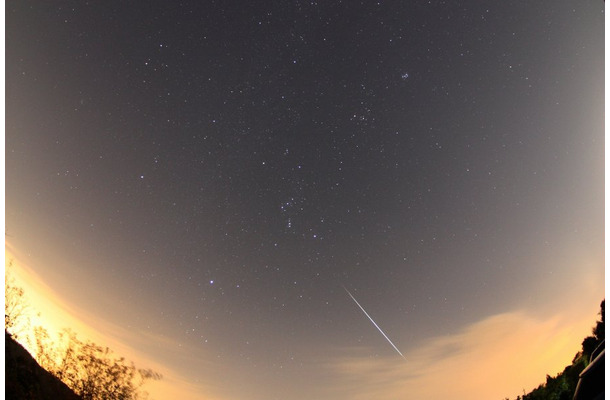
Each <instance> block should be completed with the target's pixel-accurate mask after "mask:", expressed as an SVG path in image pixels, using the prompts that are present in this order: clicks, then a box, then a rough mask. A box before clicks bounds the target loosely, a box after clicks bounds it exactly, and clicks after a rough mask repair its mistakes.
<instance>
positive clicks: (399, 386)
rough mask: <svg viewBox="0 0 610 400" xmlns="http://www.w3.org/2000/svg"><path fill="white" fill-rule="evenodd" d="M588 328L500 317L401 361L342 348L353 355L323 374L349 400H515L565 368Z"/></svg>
mask: <svg viewBox="0 0 610 400" xmlns="http://www.w3.org/2000/svg"><path fill="white" fill-rule="evenodd" d="M592 324H593V320H592V316H591V315H588V314H587V315H585V316H581V318H577V319H573V318H566V317H565V316H559V315H556V316H552V317H548V318H545V319H537V318H534V317H532V316H529V315H527V314H526V313H525V312H510V313H504V314H499V315H494V316H491V317H489V318H486V319H484V320H482V321H480V322H477V323H475V324H472V325H470V326H468V327H467V328H465V329H464V330H462V331H461V332H459V333H456V334H453V335H446V336H439V337H436V338H431V339H430V340H429V341H427V342H426V343H424V344H423V345H422V346H421V347H419V348H417V349H415V350H412V351H409V352H407V353H406V354H405V358H406V359H407V361H406V362H405V361H404V360H403V359H401V358H398V357H377V358H370V357H367V356H364V355H363V353H364V352H363V351H362V350H363V349H349V351H348V352H349V353H351V354H356V355H354V356H344V357H341V358H340V359H338V360H336V361H335V362H334V363H333V364H332V366H331V368H332V369H333V371H334V372H335V373H337V374H338V375H339V376H340V382H341V384H340V385H339V386H338V387H337V391H338V392H341V393H346V392H347V393H349V394H350V395H349V398H353V399H372V398H375V399H405V398H416V399H421V400H425V399H439V398H452V399H494V398H495V399H502V398H505V397H509V396H512V397H516V396H517V395H518V394H520V393H521V392H522V390H523V389H525V390H530V389H532V388H534V387H536V386H537V385H538V384H540V383H542V382H543V381H544V378H545V376H546V374H547V373H548V374H555V373H557V372H559V371H560V370H561V369H562V368H563V367H564V366H565V365H566V364H569V363H570V362H571V359H572V357H573V356H574V354H575V353H576V352H577V351H578V350H579V348H580V341H581V340H582V338H583V336H584V335H586V334H587V333H588V332H589V330H590V327H591V326H592ZM358 354H360V355H358Z"/></svg>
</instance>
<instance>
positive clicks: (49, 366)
mask: <svg viewBox="0 0 610 400" xmlns="http://www.w3.org/2000/svg"><path fill="white" fill-rule="evenodd" d="M36 344H37V353H38V354H37V358H38V360H39V362H40V363H41V366H42V367H43V368H45V369H46V370H47V371H49V372H51V373H52V374H53V375H55V376H57V377H58V378H59V379H61V380H62V381H63V382H65V383H66V384H67V385H68V386H69V387H70V388H71V389H72V390H73V391H74V392H75V393H76V394H77V395H79V396H81V397H82V398H83V400H97V399H108V400H124V399H140V398H145V397H146V393H145V392H142V391H141V388H142V385H143V384H144V383H145V382H146V381H148V380H159V379H161V378H162V376H161V375H160V374H158V373H156V372H154V371H153V370H150V369H137V368H136V367H135V365H134V364H133V363H131V362H128V361H126V360H125V358H124V357H115V356H114V354H113V352H112V350H110V349H109V348H108V347H103V346H99V345H97V344H95V343H93V342H91V341H87V342H83V341H81V340H79V339H78V337H77V336H76V334H75V333H74V332H72V331H70V330H64V332H62V333H61V334H60V342H59V343H58V344H53V343H49V335H48V334H47V332H46V330H44V329H42V328H41V329H39V330H38V331H37V332H36Z"/></svg>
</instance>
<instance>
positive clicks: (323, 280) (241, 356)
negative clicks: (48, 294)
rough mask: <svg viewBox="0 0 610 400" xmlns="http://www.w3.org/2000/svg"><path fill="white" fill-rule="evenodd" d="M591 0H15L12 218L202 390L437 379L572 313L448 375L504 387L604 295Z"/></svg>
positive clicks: (511, 392)
mask: <svg viewBox="0 0 610 400" xmlns="http://www.w3.org/2000/svg"><path fill="white" fill-rule="evenodd" d="M603 10H604V3H603V2H602V1H589V2H567V1H536V2H516V1H503V2H493V3H488V2H481V1H473V2H461V1H455V2H453V1H451V2H443V1H440V2H436V1H433V2H427V1H400V2H399V1H382V2H375V1H364V2H360V1H320V2H315V1H311V2H305V1H275V2H262V1H260V2H259V1H255V2H245V1H239V2H238V1H233V2H231V1H199V2H188V1H182V2H177V1H145V2H135V1H99V2H96V1H89V2H85V1H80V2H72V1H26V0H21V1H8V2H7V4H6V66H5V68H6V72H5V73H6V106H5V110H6V111H5V112H6V121H5V129H6V138H5V146H6V150H5V153H6V155H5V157H6V209H5V213H6V233H7V237H6V240H7V243H10V245H11V248H12V249H13V250H14V252H15V253H19V254H22V258H23V261H24V263H25V264H28V265H29V266H30V267H31V269H32V270H33V271H34V272H35V273H36V274H37V275H38V276H39V277H40V278H41V280H43V281H44V282H46V284H47V285H48V286H49V287H50V288H51V289H52V290H53V292H54V293H55V294H56V295H57V296H58V297H60V298H61V299H62V301H64V302H65V303H66V304H72V305H74V306H75V307H76V306H77V307H78V308H79V309H80V310H82V313H83V314H87V315H90V316H92V315H93V316H95V318H96V320H97V321H102V322H99V323H98V325H97V328H96V329H98V330H99V331H104V329H105V328H104V327H110V326H111V327H112V328H107V329H108V331H107V332H104V333H105V334H107V335H109V336H113V335H114V337H115V338H116V337H120V338H119V339H121V340H122V341H123V342H124V343H127V344H128V345H129V346H131V347H132V348H133V349H135V350H134V351H137V352H140V353H142V354H145V355H146V357H147V358H146V359H147V360H153V361H154V362H155V363H158V364H155V365H161V366H163V367H164V368H166V369H167V371H172V372H173V373H175V376H180V377H181V379H183V380H184V382H188V385H190V386H189V387H191V386H192V391H193V393H195V394H193V398H197V397H199V398H214V399H223V400H224V399H256V400H258V399H312V398H316V399H354V398H358V396H362V398H369V399H370V398H379V399H385V398H387V399H393V398H398V397H400V398H408V396H409V394H414V393H417V396H416V397H418V398H439V397H437V396H438V393H437V392H435V391H436V390H440V389H439V387H437V386H438V385H433V384H429V385H426V384H423V383H421V384H420V383H417V382H424V381H418V379H425V378H426V377H427V376H429V377H432V376H434V373H436V372H438V371H441V373H442V371H443V369H442V368H441V367H440V366H439V367H438V368H435V366H436V365H437V364H436V363H439V362H441V361H443V360H448V359H450V358H451V357H463V358H462V359H461V360H463V361H464V360H465V362H467V361H468V360H470V359H471V358H469V355H471V353H470V351H477V348H486V347H485V346H486V345H483V344H482V343H483V342H485V343H487V342H486V341H485V340H484V339H481V338H479V339H477V340H474V342H476V343H475V344H474V345H470V344H468V345H467V344H464V343H470V342H468V340H466V339H465V340H463V341H460V340H458V339H456V338H464V337H469V338H470V337H474V336H476V335H475V334H474V333H473V332H475V331H476V332H478V331H477V329H479V328H481V327H482V326H486V327H489V326H488V325H489V324H491V325H493V326H494V327H498V326H504V325H502V324H503V323H504V322H506V321H511V323H510V324H508V325H507V326H508V329H506V328H502V329H500V328H498V329H499V331H501V332H504V334H506V332H512V331H514V332H517V331H519V329H521V328H520V327H525V326H529V325H528V323H529V324H532V325H536V326H538V325H540V326H544V327H547V328H548V329H547V330H546V331H545V332H546V334H549V335H551V333H549V332H555V333H556V332H559V331H562V332H563V330H562V329H567V330H568V331H569V330H570V329H572V327H574V326H575V325H578V324H577V322H578V321H581V320H582V321H584V322H583V324H584V325H583V326H584V331H582V332H581V331H578V332H576V333H573V335H574V338H573V340H572V341H566V343H564V346H563V348H568V349H569V350H566V351H567V356H565V358H566V359H565V360H563V359H562V361H561V362H560V361H558V364H557V365H554V364H550V361H549V362H548V363H546V364H545V363H544V362H543V363H542V364H541V372H536V373H533V372H532V375H531V376H528V378H527V379H529V380H527V381H525V378H524V377H519V379H516V381H515V382H514V383H513V385H514V387H510V388H506V389H505V388H504V387H502V388H501V389H502V390H503V391H500V392H499V393H498V392H489V391H488V392H486V391H484V390H483V388H482V387H481V384H480V382H479V383H478V384H477V385H478V386H473V387H479V389H481V391H480V392H477V391H476V390H475V391H472V390H471V391H470V392H469V394H467V395H465V397H463V398H477V395H479V394H480V395H481V397H482V398H489V397H488V396H489V395H490V394H491V396H492V398H493V396H495V398H504V397H507V396H513V397H515V396H516V395H518V394H521V392H522V391H521V389H522V388H525V389H531V387H534V386H537V384H538V383H542V382H543V381H544V379H545V374H546V373H550V374H551V373H556V372H558V371H559V370H560V369H561V368H562V367H563V366H564V365H565V364H568V363H569V362H570V361H571V358H572V356H573V355H574V353H575V352H576V351H577V350H578V348H579V346H580V342H581V341H582V337H583V336H584V335H586V334H587V333H588V329H589V328H590V327H591V326H593V324H594V321H595V313H596V312H597V311H598V305H599V303H600V302H601V300H602V299H603V297H604V282H603V277H604V220H603V216H604V12H603ZM346 290H349V293H351V294H352V295H353V296H354V299H355V300H357V302H358V303H359V304H360V305H361V306H362V307H363V308H364V309H365V310H366V312H367V313H368V314H369V315H370V317H371V318H372V319H373V320H374V321H375V323H376V324H378V325H379V327H380V328H381V329H382V330H383V332H384V333H385V334H386V335H387V337H388V338H389V339H391V341H392V342H393V344H394V345H396V347H397V348H398V349H400V352H401V353H402V354H404V358H402V357H401V356H400V355H399V354H397V351H396V350H395V349H394V348H393V347H392V345H391V344H390V343H389V340H386V338H384V336H383V335H382V334H381V332H380V331H379V330H378V329H377V328H376V327H375V325H374V324H373V323H371V321H370V320H369V318H367V316H366V315H365V314H364V313H363V312H362V310H361V309H360V308H359V306H358V305H357V304H356V303H355V302H354V301H353V300H354V299H352V298H351V297H350V294H349V293H347V291H346ZM511 318H513V319H511ZM578 318H581V319H578ZM524 320H526V321H529V322H527V323H525V322H523V321H524ZM498 321H502V322H501V323H500V322H498ZM548 321H555V322H554V325H553V323H550V322H548ZM578 323H580V322H578ZM485 324H488V325H485ZM494 324H495V325H494ZM578 326H580V325H578ZM523 329H525V328H523ZM532 329H534V328H532ZM574 329H575V328H574ZM118 331H120V332H122V333H121V334H120V335H119V334H117V333H116V332H118ZM487 332H488V333H489V335H492V334H496V333H497V332H496V333H494V332H495V331H493V330H491V328H490V329H487ZM570 332H571V331H570ZM469 333H472V335H470V336H469ZM121 335H122V336H121ZM541 335H542V334H541ZM525 336H527V337H529V338H532V337H534V338H535V337H537V336H536V335H532V334H530V335H525ZM500 337H501V335H500ZM539 337H545V338H547V337H546V336H543V335H542V336H539ZM117 340H118V339H117ZM439 343H440V344H439ZM506 343H507V341H504V344H505V345H506ZM441 344H442V345H441ZM479 344H480V346H479ZM496 345H498V346H500V343H496ZM489 346H492V345H491V344H489ZM426 349H428V350H426ZM430 349H436V350H435V351H432V350H430ZM521 350H523V347H522V346H520V345H515V346H514V348H511V352H512V353H514V354H517V355H518V358H519V361H520V362H524V363H529V364H531V363H535V360H532V359H531V358H537V359H538V360H547V359H546V358H544V357H547V356H548V357H550V356H549V355H548V354H546V353H541V354H542V355H538V356H534V355H532V354H531V353H528V354H526V353H521ZM538 350H539V351H542V352H544V351H545V350H548V349H547V348H545V346H543V345H540V346H538ZM548 351H550V350H548ZM492 353H493V352H492ZM473 357H474V356H473ZM472 360H474V358H472ZM473 362H474V361H473ZM477 365H479V366H484V367H485V369H486V370H491V371H496V370H497V374H498V376H500V377H502V376H503V377H504V379H505V380H510V379H508V378H507V377H508V376H509V375H510V374H513V373H514V369H511V368H512V367H508V366H507V365H500V363H494V362H493V359H489V358H488V364H486V365H485V364H483V365H482V364H481V362H480V361H479V362H477ZM553 368H555V369H557V371H554V370H553ZM454 373H455V374H457V373H458V372H456V371H453V372H452V375H453V374H454ZM166 374H167V373H166ZM168 376H169V378H168V380H167V381H168V382H170V383H171V382H172V380H171V376H172V375H171V373H170V374H168ZM447 378H448V377H447ZM471 378H472V381H473V382H476V380H477V379H476V378H474V377H471ZM462 381H463V379H462ZM462 383H463V382H462ZM473 384H474V383H473ZM528 385H530V386H531V387H528ZM483 386H484V385H483ZM184 387H185V385H182V388H184ZM498 387H499V384H498V385H496V388H498ZM454 389H455V387H454ZM490 390H491V389H490ZM158 393H160V392H158ZM151 394H152V395H153V397H155V393H153V392H152V391H151ZM405 396H407V397H405ZM163 397H164V395H162V394H157V395H156V397H155V398H163ZM185 398H186V397H185ZM454 398H461V397H459V393H457V389H456V392H455V396H454Z"/></svg>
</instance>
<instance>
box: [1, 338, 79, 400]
mask: <svg viewBox="0 0 610 400" xmlns="http://www.w3.org/2000/svg"><path fill="white" fill-rule="evenodd" d="M4 348H5V357H6V358H5V360H6V361H5V379H6V385H5V395H6V397H5V398H6V400H24V399H27V400H80V397H79V396H77V395H76V394H75V393H74V392H73V391H72V390H70V388H68V386H66V384H64V383H63V382H62V381H60V380H59V379H57V378H56V377H54V376H53V375H52V374H51V373H49V372H47V371H45V370H44V369H43V368H42V367H41V366H40V365H38V363H37V362H36V360H34V358H32V356H31V355H30V353H28V352H27V350H25V349H24V348H23V346H21V345H20V344H19V343H17V342H16V341H15V340H14V339H13V338H12V337H11V335H10V334H9V333H8V332H6V331H5V332H4Z"/></svg>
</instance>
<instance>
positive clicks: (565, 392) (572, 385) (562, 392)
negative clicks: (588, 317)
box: [517, 300, 605, 400]
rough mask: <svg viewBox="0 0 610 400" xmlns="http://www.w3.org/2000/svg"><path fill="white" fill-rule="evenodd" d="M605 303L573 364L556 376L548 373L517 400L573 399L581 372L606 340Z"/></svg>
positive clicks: (602, 304) (601, 305)
mask: <svg viewBox="0 0 610 400" xmlns="http://www.w3.org/2000/svg"><path fill="white" fill-rule="evenodd" d="M604 305H605V300H603V301H602V302H601V304H600V307H601V311H600V315H601V320H599V321H597V323H596V325H595V327H594V328H593V332H592V333H593V336H587V337H586V338H585V339H584V340H583V341H582V350H581V351H579V352H578V353H576V355H575V356H574V359H573V360H572V365H568V366H567V367H565V369H564V370H563V371H562V372H561V373H559V374H558V375H557V376H555V377H551V376H548V375H547V377H546V382H545V383H543V384H541V385H540V386H538V387H537V388H536V389H534V390H532V391H531V392H530V393H527V394H524V395H523V396H518V397H517V400H572V398H573V397H574V392H575V391H576V385H577V384H578V377H579V375H580V373H581V372H582V371H583V370H584V369H585V368H586V366H587V365H588V364H589V362H590V359H591V354H592V353H593V351H594V350H595V349H596V348H597V346H599V345H600V344H601V343H602V342H603V341H604V335H605V329H604V323H605V316H604V313H605V310H604Z"/></svg>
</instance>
